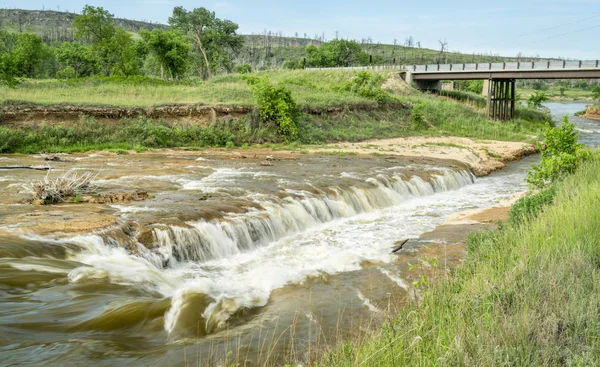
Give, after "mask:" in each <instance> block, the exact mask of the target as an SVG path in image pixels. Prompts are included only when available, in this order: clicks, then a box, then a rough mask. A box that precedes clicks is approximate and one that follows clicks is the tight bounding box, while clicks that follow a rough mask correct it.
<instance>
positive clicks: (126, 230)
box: [0, 103, 600, 366]
mask: <svg viewBox="0 0 600 367" xmlns="http://www.w3.org/2000/svg"><path fill="white" fill-rule="evenodd" d="M547 106H548V107H549V108H550V109H551V111H552V113H553V117H554V118H555V119H557V120H559V119H560V117H561V116H562V115H565V114H570V115H572V114H573V113H574V112H577V111H579V110H582V109H583V108H584V107H585V105H584V104H581V105H580V104H573V103H570V104H561V103H548V104H547ZM572 121H574V122H575V123H576V125H577V128H578V130H579V131H580V135H581V140H582V141H583V142H585V143H586V144H588V145H593V146H597V145H598V142H599V141H600V140H599V139H598V138H599V137H600V135H598V134H600V127H599V126H598V124H597V123H596V122H593V121H590V120H585V119H579V118H574V117H572ZM250 152H251V151H249V153H248V154H251V153H250ZM74 157H75V158H73V160H72V161H71V162H63V163H55V164H53V167H54V168H56V170H55V171H56V173H55V174H60V173H61V172H65V171H66V170H69V169H72V168H75V169H77V170H81V171H84V170H85V171H93V172H98V175H97V176H96V179H95V182H94V184H95V185H97V186H98V188H99V189H100V190H104V191H114V190H115V189H122V188H129V189H134V190H144V191H147V192H149V193H150V194H151V195H152V197H151V198H150V199H148V200H145V201H140V202H135V203H127V204H112V205H99V204H64V205H60V206H58V207H55V208H50V209H47V208H36V209H32V206H31V205H29V204H22V203H20V200H22V199H23V198H24V197H25V196H26V194H25V192H24V190H23V188H22V185H23V184H24V183H26V182H28V181H30V180H32V179H35V178H38V179H39V178H40V177H41V176H40V175H44V173H39V172H30V171H27V172H19V173H17V172H16V171H13V172H8V171H0V194H1V195H3V196H4V198H5V199H6V200H3V201H4V202H5V204H4V205H2V207H1V208H0V233H4V235H3V236H0V309H1V311H2V312H0V352H1V353H2V360H1V361H0V365H7V366H9V365H10V366H12V365H44V366H46V365H91V364H94V365H97V366H114V365H122V364H127V365H140V366H147V365H186V364H194V365H205V364H209V363H213V364H215V363H217V362H218V361H223V360H227V361H230V362H233V361H240V362H242V363H243V362H247V363H248V364H251V365H252V364H270V363H271V364H277V363H279V362H281V361H282V360H286V359H290V358H294V357H303V356H305V355H306V353H310V350H311V348H318V347H319V345H321V346H322V345H327V344H331V343H334V342H335V341H336V340H338V338H344V337H347V336H349V335H356V334H357V333H360V332H362V331H364V330H366V329H368V327H369V326H370V325H374V324H377V323H378V322H381V321H382V320H384V319H385V317H387V315H389V312H390V311H392V309H393V307H394V305H395V304H399V303H401V302H403V300H407V299H411V298H414V297H415V294H416V292H415V290H414V289H413V288H414V287H413V284H412V283H411V279H409V278H408V275H407V274H409V273H410V270H411V269H412V268H413V267H414V264H416V263H419V262H420V261H421V262H422V259H423V258H434V257H435V258H436V259H439V260H440V261H444V262H451V263H454V264H456V263H458V262H459V261H460V259H461V258H462V256H463V252H464V250H463V249H462V248H460V247H457V246H451V245H447V246H446V245H445V244H444V241H443V239H442V240H441V241H438V242H439V243H431V242H427V243H419V241H417V240H414V241H412V242H411V244H410V246H408V250H407V251H403V252H402V253H401V254H400V255H395V254H392V253H391V251H390V249H391V248H392V247H393V246H394V243H395V242H396V241H398V240H400V239H403V238H419V236H420V235H422V234H423V233H426V232H428V231H431V230H433V229H435V228H436V227H438V226H439V225H441V224H443V223H444V221H445V220H446V218H447V217H448V216H449V215H451V214H452V213H455V212H458V211H463V210H467V209H475V208H484V207H489V206H492V205H495V204H498V203H500V202H502V201H505V200H507V199H508V198H509V197H510V196H511V195H513V194H515V193H518V192H521V191H523V190H525V189H526V185H525V183H524V178H525V168H526V167H528V166H529V165H530V164H533V163H535V161H536V160H537V157H535V156H534V157H528V158H526V159H524V160H521V161H519V162H515V163H512V164H510V165H509V166H508V168H506V169H505V170H503V171H501V172H497V173H494V174H492V175H490V176H489V177H485V178H475V177H474V176H473V175H472V174H471V173H470V172H469V171H468V170H467V169H466V168H464V167H461V166H460V165H450V166H448V165H444V166H436V165H431V164H423V163H422V162H419V163H418V164H415V163H414V162H411V160H408V159H400V158H398V159H396V158H384V157H370V158H359V157H336V156H326V157H313V156H305V157H301V158H298V159H295V160H289V161H276V162H273V166H261V165H258V164H256V162H254V161H253V160H252V157H247V158H245V159H244V158H242V157H240V159H239V160H238V159H236V160H231V159H229V160H224V159H221V158H218V157H209V156H205V155H202V154H201V153H198V154H195V153H193V152H188V153H187V154H185V155H181V156H177V155H174V156H168V157H165V156H152V155H145V156H143V157H141V156H140V157H138V156H131V157H130V156H127V155H123V156H115V155H111V156H103V155H101V154H100V155H98V154H87V155H77V156H74ZM132 157H133V158H132ZM0 160H1V161H2V162H8V163H10V164H30V163H32V162H36V161H37V162H39V158H37V157H31V156H0ZM7 198H8V199H7ZM38 215H39V216H43V218H55V219H56V218H58V219H56V220H54V221H53V222H52V223H54V224H53V226H56V225H57V224H56V223H59V224H60V220H61V218H65V219H67V218H73V217H79V218H83V220H84V221H86V220H88V221H90V222H91V221H94V220H97V218H98V217H99V216H101V217H102V218H105V217H111V218H113V217H116V218H117V221H116V223H115V224H114V225H112V226H110V227H108V229H102V230H96V231H88V232H86V231H75V230H73V228H65V229H64V230H63V231H56V230H55V229H56V228H53V229H54V230H52V231H46V232H44V231H41V230H37V231H32V230H31V229H32V228H34V226H35V225H37V224H36V218H38ZM14 218H17V219H19V220H15V219H14ZM32 223H33V224H32ZM38 224H39V223H38ZM32 226H33V227H32ZM36 228H37V227H36ZM34 232H35V233H36V234H33V233H34ZM44 233H47V234H44ZM436 261H437V260H436Z"/></svg>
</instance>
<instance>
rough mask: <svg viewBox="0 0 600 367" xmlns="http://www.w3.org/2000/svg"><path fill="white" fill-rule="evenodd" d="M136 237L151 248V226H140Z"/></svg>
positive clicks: (152, 241)
mask: <svg viewBox="0 0 600 367" xmlns="http://www.w3.org/2000/svg"><path fill="white" fill-rule="evenodd" d="M136 239H137V241H138V242H139V243H141V244H142V245H144V247H146V248H147V249H152V248H153V247H154V232H153V230H152V227H142V228H141V229H140V231H139V232H138V235H137V236H136Z"/></svg>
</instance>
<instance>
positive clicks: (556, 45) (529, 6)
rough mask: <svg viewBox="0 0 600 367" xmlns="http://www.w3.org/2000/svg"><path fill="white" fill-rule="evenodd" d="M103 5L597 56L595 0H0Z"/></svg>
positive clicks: (598, 3)
mask: <svg viewBox="0 0 600 367" xmlns="http://www.w3.org/2000/svg"><path fill="white" fill-rule="evenodd" d="M86 4H89V5H93V6H102V7H103V8H105V9H107V10H109V11H110V12H111V13H113V14H114V15H115V16H116V17H119V18H129V19H135V20H145V21H152V22H159V23H167V21H168V18H169V15H171V13H172V10H173V8H174V7H175V6H183V7H184V8H186V9H189V10H191V9H193V8H194V7H201V6H202V7H205V8H207V9H209V10H212V11H214V12H215V13H216V15H217V17H219V18H222V19H229V20H232V21H234V22H236V23H237V24H239V26H240V29H239V32H240V33H242V34H252V33H254V34H258V33H263V32H264V31H265V30H267V31H273V32H282V33H283V34H284V35H289V36H293V35H295V34H296V33H298V34H299V35H300V36H303V35H304V34H305V33H306V34H307V35H309V37H311V38H313V37H314V36H315V35H316V34H318V35H322V34H323V33H324V34H325V38H326V40H330V39H333V38H335V36H336V32H337V33H338V34H339V36H340V37H341V38H346V39H356V40H359V41H360V40H361V39H363V38H369V37H370V38H371V39H373V41H374V42H381V43H393V42H394V40H395V39H396V40H397V41H398V43H400V44H402V43H404V42H405V40H406V39H407V38H408V37H410V36H412V37H413V39H414V40H415V42H416V41H419V42H421V45H422V47H427V48H433V49H439V47H440V41H443V40H445V41H447V43H448V49H449V50H450V51H460V52H464V53H473V52H474V53H485V54H494V55H496V54H497V55H501V56H516V55H517V54H518V53H522V54H523V55H526V56H540V57H566V58H572V59H590V60H595V59H600V0H561V1H559V0H503V1H495V0H444V1H442V0H426V1H414V0H413V1H402V0H396V1H383V0H380V1H377V0H371V1H368V2H367V1H353V0H320V1H318V0H302V1H295V0H294V1H292V0H289V1H284V0H280V1H266V0H254V1H242V0H207V1H197V0H196V1H192V0H118V1H117V0H84V1H78V0H67V1H57V0H18V1H16V0H0V8H22V9H43V8H44V9H52V10H57V9H60V10H61V11H66V10H68V11H71V12H80V11H81V9H82V8H83V6H84V5H86Z"/></svg>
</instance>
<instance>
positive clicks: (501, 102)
mask: <svg viewBox="0 0 600 367" xmlns="http://www.w3.org/2000/svg"><path fill="white" fill-rule="evenodd" d="M404 69H405V71H404V72H402V73H401V74H402V75H403V77H404V80H406V82H407V83H409V84H412V85H414V86H415V87H416V88H417V89H420V90H436V91H437V90H440V89H441V86H442V80H484V81H485V82H484V94H486V95H487V108H486V111H487V116H488V117H489V118H492V119H496V120H510V119H512V118H514V115H515V95H516V93H515V81H516V80H517V79H593V78H600V64H599V61H598V60H592V61H542V62H540V61H538V62H535V61H532V62H500V63H477V64H432V65H409V66H405V67H404Z"/></svg>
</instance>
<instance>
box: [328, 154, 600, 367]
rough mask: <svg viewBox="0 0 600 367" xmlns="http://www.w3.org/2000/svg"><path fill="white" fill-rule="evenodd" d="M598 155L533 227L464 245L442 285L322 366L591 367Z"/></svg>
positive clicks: (599, 354)
mask: <svg viewBox="0 0 600 367" xmlns="http://www.w3.org/2000/svg"><path fill="white" fill-rule="evenodd" d="M598 187H600V154H598V153H596V154H595V155H594V158H593V159H592V160H590V161H588V162H586V163H584V164H583V165H582V166H581V167H580V168H579V169H578V171H577V172H576V173H575V174H574V175H572V176H570V177H568V178H567V179H566V180H565V181H563V182H561V183H559V184H558V186H557V194H556V198H555V200H554V204H552V205H550V206H548V207H547V208H546V209H545V210H544V211H543V212H542V213H540V214H539V215H538V216H537V217H535V218H530V219H526V220H524V221H523V222H522V223H520V224H509V225H506V226H504V227H502V228H500V229H498V230H493V231H483V232H477V233H474V234H472V235H471V236H469V239H468V255H467V258H466V260H465V262H464V264H463V265H461V266H460V267H458V268H456V269H455V271H454V272H453V274H451V275H450V276H449V277H448V278H447V279H446V280H445V281H444V282H442V283H441V284H439V285H437V286H433V287H431V288H430V289H429V290H428V292H427V293H426V294H425V296H424V298H423V299H422V300H421V302H420V304H414V305H410V306H408V307H407V308H406V309H404V310H403V311H402V312H401V313H400V314H399V315H398V317H397V318H396V319H395V321H393V322H392V323H390V324H389V325H387V326H386V327H384V328H381V329H380V330H379V331H378V332H376V333H375V334H373V335H372V336H371V337H369V338H366V339H364V340H362V341H360V342H356V343H349V344H346V345H344V346H342V347H339V348H335V349H333V350H331V351H330V352H329V353H328V354H326V355H325V356H323V358H322V361H321V362H320V363H319V365H332V366H350V365H352V366H360V365H362V366H390V365H397V366H403V365H409V366H433V365H444V366H460V365H477V366H497V365H505V366H555V365H556V366H558V365H567V366H570V365H573V366H592V365H598V364H599V363H600V332H599V328H600V297H599V296H598V295H599V294H600V237H599V236H598V233H600V210H598V202H600V190H598Z"/></svg>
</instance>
